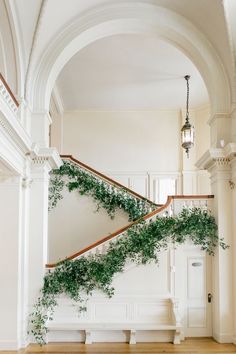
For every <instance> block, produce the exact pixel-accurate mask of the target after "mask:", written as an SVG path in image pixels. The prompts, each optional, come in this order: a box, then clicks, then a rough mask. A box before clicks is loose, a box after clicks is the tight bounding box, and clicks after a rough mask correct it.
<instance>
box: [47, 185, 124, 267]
mask: <svg viewBox="0 0 236 354" xmlns="http://www.w3.org/2000/svg"><path fill="white" fill-rule="evenodd" d="M126 224H128V216H127V214H125V213H124V212H122V211H118V212H117V213H116V216H115V219H113V220H112V219H111V218H110V217H109V215H108V214H107V212H106V211H105V210H104V209H100V210H99V212H96V204H95V203H94V202H93V200H92V198H90V197H87V196H81V195H80V194H79V193H78V192H76V191H73V192H71V193H69V192H68V191H66V190H65V193H64V199H63V200H61V201H59V203H58V205H57V207H56V208H54V209H53V210H51V211H50V212H49V232H48V247H49V249H48V257H49V262H57V261H59V260H60V259H64V258H65V257H67V256H70V255H71V254H73V253H76V252H78V251H80V250H81V249H82V248H84V247H86V246H89V245H90V244H91V243H93V242H95V241H97V240H99V239H101V238H103V237H105V236H108V235H109V234H110V233H112V232H114V231H116V230H118V229H120V228H121V227H123V226H124V225H126Z"/></svg>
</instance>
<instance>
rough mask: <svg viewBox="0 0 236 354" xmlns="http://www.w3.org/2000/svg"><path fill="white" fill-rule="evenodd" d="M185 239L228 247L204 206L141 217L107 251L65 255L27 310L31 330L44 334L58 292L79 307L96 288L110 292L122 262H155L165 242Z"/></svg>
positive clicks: (39, 335)
mask: <svg viewBox="0 0 236 354" xmlns="http://www.w3.org/2000/svg"><path fill="white" fill-rule="evenodd" d="M187 239H190V240H191V241H192V242H193V244H195V245H199V246H200V247H201V249H202V250H204V251H206V252H207V253H208V254H209V255H214V249H215V247H216V246H220V247H222V248H223V249H226V248H227V247H228V246H227V245H226V244H225V243H224V242H223V240H222V239H219V238H218V236H217V225H216V223H215V219H214V217H213V216H211V215H210V213H209V212H208V211H207V210H203V209H200V208H193V209H183V210H182V212H181V213H180V214H179V215H177V216H169V217H168V216H167V217H164V216H163V217H156V219H155V220H152V221H151V222H147V221H146V222H145V221H140V222H138V223H136V224H134V225H133V226H132V227H130V228H129V229H128V230H127V231H126V233H125V234H124V235H123V237H122V238H119V239H118V240H117V241H115V242H113V243H110V245H109V247H108V249H107V251H106V253H100V254H93V255H90V256H87V257H84V256H83V257H80V258H78V259H76V260H74V261H73V260H65V261H63V262H61V263H59V264H58V266H57V267H56V268H55V269H54V270H53V271H52V272H49V273H47V274H46V276H45V278H44V285H43V288H42V290H41V296H40V297H39V298H38V301H37V303H36V305H35V307H34V312H33V313H32V314H31V317H30V318H31V320H30V333H31V334H33V336H34V338H35V340H36V341H37V342H38V343H40V344H43V343H44V338H45V335H46V333H47V327H46V323H47V321H48V320H51V319H52V318H53V312H54V308H55V306H56V305H57V296H58V295H60V294H65V295H67V296H68V297H70V298H71V299H72V300H74V301H75V302H77V303H78V304H79V309H80V310H81V311H82V310H84V309H85V308H86V306H85V305H84V304H85V302H86V299H87V298H88V296H91V295H92V293H93V291H94V290H95V289H99V290H101V291H103V292H104V293H105V294H106V295H107V296H108V297H111V296H112V295H113V294H114V288H113V287H112V281H113V278H114V275H115V274H117V273H121V272H123V271H124V269H125V265H126V263H127V262H130V261H132V262H134V263H135V264H137V265H138V264H147V263H149V262H151V261H155V262H158V256H159V252H160V251H162V250H166V249H167V248H168V246H169V244H170V243H174V245H175V246H177V245H178V244H183V243H184V242H185V241H186V240H187Z"/></svg>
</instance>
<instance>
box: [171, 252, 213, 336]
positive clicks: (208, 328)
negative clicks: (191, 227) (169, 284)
mask: <svg viewBox="0 0 236 354" xmlns="http://www.w3.org/2000/svg"><path fill="white" fill-rule="evenodd" d="M178 295H179V296H178ZM176 296H178V297H179V298H180V299H181V303H182V304H181V305H182V306H181V307H182V311H181V312H182V323H183V331H184V336H185V337H209V336H211V335H212V304H211V301H212V299H211V257H209V256H208V255H207V254H206V253H205V252H202V251H200V250H199V248H197V247H195V246H183V247H181V249H180V250H179V251H177V252H176Z"/></svg>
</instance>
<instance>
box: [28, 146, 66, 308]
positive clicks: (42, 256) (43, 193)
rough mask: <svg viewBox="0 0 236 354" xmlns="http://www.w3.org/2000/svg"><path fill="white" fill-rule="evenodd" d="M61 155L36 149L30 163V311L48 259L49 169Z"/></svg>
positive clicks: (37, 293) (58, 164)
mask: <svg viewBox="0 0 236 354" xmlns="http://www.w3.org/2000/svg"><path fill="white" fill-rule="evenodd" d="M60 165H61V159H60V157H59V155H58V153H57V151H56V149H53V148H50V149H46V148H45V149H39V150H37V149H35V154H34V155H33V156H32V166H31V179H32V184H31V189H30V215H29V256H28V264H29V271H28V285H29V286H28V294H29V311H30V312H31V311H32V307H33V305H34V304H35V302H36V299H37V297H38V296H39V290H40V288H41V287H42V285H43V277H44V273H45V264H46V263H47V239H48V184H49V172H50V170H51V169H52V168H58V167H59V166H60Z"/></svg>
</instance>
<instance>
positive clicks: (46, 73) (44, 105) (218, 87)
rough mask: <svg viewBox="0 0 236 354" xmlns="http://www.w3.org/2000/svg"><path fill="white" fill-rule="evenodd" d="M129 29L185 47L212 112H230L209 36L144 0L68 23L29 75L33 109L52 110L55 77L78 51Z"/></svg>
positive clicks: (223, 78)
mask: <svg viewBox="0 0 236 354" xmlns="http://www.w3.org/2000/svg"><path fill="white" fill-rule="evenodd" d="M125 33H135V34H138V33H147V34H148V33H150V34H152V35H157V36H159V37H160V38H162V39H164V40H166V41H169V42H171V43H172V44H173V45H174V46H176V47H178V48H179V49H180V50H182V51H183V52H184V53H185V54H186V55H187V56H188V57H189V58H190V59H191V60H192V62H193V63H194V64H195V66H196V67H197V69H198V70H199V72H200V74H201V75H202V77H203V80H204V81H205V84H206V87H207V89H208V93H209V97H210V101H211V107H212V113H213V114H215V113H228V112H229V110H230V101H231V94H230V85H229V82H228V79H227V76H226V73H225V70H224V67H223V65H222V63H221V60H220V58H219V57H218V55H217V53H216V51H215V50H214V48H213V47H212V45H211V44H210V43H209V41H208V40H207V39H206V37H205V36H204V35H203V34H202V33H201V32H200V31H199V30H198V29H197V28H196V27H194V26H193V25H192V24H191V23H190V22H189V21H188V20H187V19H186V18H184V17H183V16H180V15H178V14H176V13H174V12H173V11H170V10H168V9H166V8H163V7H160V6H156V5H153V4H147V3H142V2H138V3H137V2H135V3H129V2H128V3H123V2H122V3H118V4H112V5H106V6H103V7H98V8H96V9H93V10H90V11H89V12H87V13H86V14H84V16H83V17H79V18H77V19H76V20H75V21H74V22H73V23H71V24H70V25H68V27H66V28H65V29H64V30H63V31H62V32H61V33H60V34H59V35H58V36H57V37H56V38H55V40H54V41H52V43H51V45H50V46H48V48H47V50H46V51H45V52H44V54H43V55H42V56H41V59H40V60H39V61H38V62H36V63H35V65H33V66H32V71H31V73H29V81H28V87H27V97H28V100H29V102H30V105H31V106H32V110H33V111H37V112H45V111H48V108H49V101H50V96H51V91H52V88H53V86H54V83H55V80H56V78H57V76H58V75H59V73H60V71H61V70H62V68H63V67H64V65H65V64H66V63H67V62H68V61H69V60H70V59H71V58H72V57H73V55H75V54H76V53H77V52H78V51H79V50H81V49H82V48H84V47H85V46H87V45H89V44H90V43H92V42H94V41H96V40H99V39H101V38H104V37H107V36H110V35H115V34H125ZM36 69H37V70H36Z"/></svg>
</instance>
